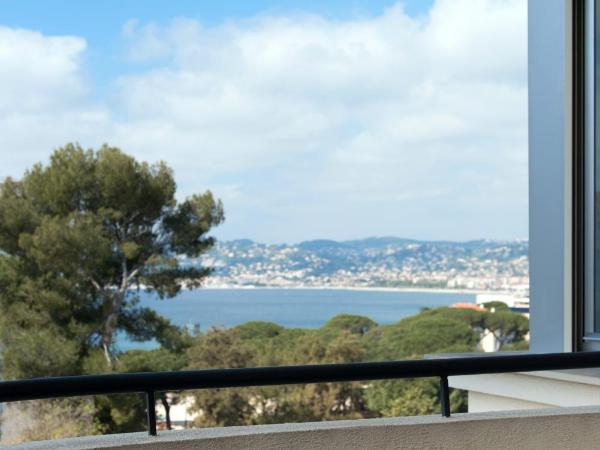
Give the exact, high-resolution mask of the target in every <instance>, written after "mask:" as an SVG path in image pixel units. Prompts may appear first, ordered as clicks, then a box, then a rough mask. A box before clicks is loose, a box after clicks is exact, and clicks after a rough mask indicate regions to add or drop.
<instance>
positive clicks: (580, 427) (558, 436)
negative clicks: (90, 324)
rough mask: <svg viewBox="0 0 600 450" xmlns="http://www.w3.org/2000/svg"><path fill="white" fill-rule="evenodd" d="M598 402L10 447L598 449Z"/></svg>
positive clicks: (29, 449) (131, 449)
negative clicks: (592, 404) (576, 405)
mask: <svg viewBox="0 0 600 450" xmlns="http://www.w3.org/2000/svg"><path fill="white" fill-rule="evenodd" d="M598 423H600V407H579V408H559V409H555V408H550V409H541V410H527V411H517V412H515V411H513V412H507V411H504V412H499V413H473V414H457V415H455V416H453V417H451V418H442V417H436V416H427V417H404V418H392V419H369V420H351V421H337V422H318V423H302V424H286V425H262V426H250V427H228V428H208V429H196V430H185V431H171V432H162V433H160V435H159V436H158V437H149V436H147V435H146V434H144V433H133V434H122V435H112V436H90V437H83V438H75V439H65V440H61V441H46V442H37V443H31V444H25V445H20V446H13V447H7V448H21V449H27V450H42V449H44V450H46V449H74V450H83V449H98V450H99V449H123V450H125V449H127V450H134V449H136V450H137V449H139V450H141V449H165V450H170V449H181V450H188V449H211V450H221V449H223V450H225V449H228V450H229V449H232V450H236V449H240V450H241V449H292V450H293V449H310V450H313V449H334V448H341V449H344V450H353V449H361V450H362V449H448V450H454V449H456V450H459V449H460V450H468V449H486V450H495V449H511V450H512V449H561V450H567V449H578V450H581V449H595V448H598V442H600V427H598Z"/></svg>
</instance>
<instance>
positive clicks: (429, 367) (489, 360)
mask: <svg viewBox="0 0 600 450" xmlns="http://www.w3.org/2000/svg"><path fill="white" fill-rule="evenodd" d="M597 367H600V352H582V353H542V354H522V355H498V356H496V355H494V356H469V357H462V358H440V359H425V360H412V361H384V362H365V363H351V364H320V365H306V366H277V367H254V368H247V369H207V370H197V371H182V372H151V373H126V374H108V375H85V376H76V377H56V378H35V379H28V380H16V381H4V382H0V402H12V401H22V400H39V399H47V398H58V397H76V396H84V395H101V394H123V393H141V394H145V395H146V405H147V411H148V414H147V417H148V433H149V434H150V435H151V436H156V410H155V403H156V402H155V394H156V392H168V391H181V390H191V389H218V388H234V387H250V386H272V385H284V384H308V383H330V382H344V381H372V380H386V379H399V378H424V377H438V378H439V379H440V389H439V393H440V403H441V406H442V408H441V409H442V415H443V416H444V417H450V391H449V388H448V377H449V376H453V375H481V374H491V373H507V372H534V371H543V370H567V369H586V368H597Z"/></svg>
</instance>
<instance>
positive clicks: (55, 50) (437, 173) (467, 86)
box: [0, 0, 527, 242]
mask: <svg viewBox="0 0 600 450" xmlns="http://www.w3.org/2000/svg"><path fill="white" fill-rule="evenodd" d="M525 3H526V2H524V1H522V0H480V1H478V2H475V3H474V2H473V1H472V0H436V1H435V2H434V1H433V0H432V1H428V0H407V1H405V2H402V3H398V2H394V1H381V0H375V1H341V0H335V1H316V0H314V1H286V2H276V1H272V0H256V1H254V0H248V1H235V2H234V1H220V2H199V1H192V0H186V1H171V2H164V1H158V0H150V1H144V2H142V1H139V2H133V1H121V2H117V1H113V0H109V1H104V2H75V1H58V0H48V1H45V2H39V1H32V0H21V1H16V0H15V1H9V0H5V1H3V3H2V8H1V9H0V83H1V84H2V86H3V90H2V91H1V92H0V130H2V132H1V133H0V146H1V147H2V148H5V149H9V150H7V151H3V152H1V153H0V176H1V177H4V176H7V175H11V176H16V177H18V176H19V175H20V174H21V173H22V172H23V171H24V170H25V169H26V168H27V167H29V166H31V164H33V163H34V162H36V161H39V160H45V159H46V158H47V156H48V154H49V152H50V150H51V149H52V148H55V147H57V146H60V145H62V144H64V143H66V142H69V141H79V142H80V143H81V144H82V145H84V146H98V145H100V144H102V143H103V142H108V143H110V144H112V145H116V146H119V147H121V148H122V149H123V150H124V151H126V152H128V153H131V154H133V155H135V156H136V157H138V158H140V159H145V160H149V161H155V160H158V159H164V160H166V161H167V162H168V163H169V164H170V165H171V166H172V167H173V168H174V169H175V173H176V178H177V182H178V186H179V189H180V195H181V196H182V197H183V196H185V195H189V194H191V193H193V192H196V191H199V190H204V189H207V188H210V189H211V190H212V191H213V192H214V193H215V194H216V195H217V196H219V197H221V198H222V199H223V201H224V203H225V208H226V212H227V222H226V224H225V225H224V226H222V227H221V228H220V229H219V230H218V231H217V236H218V237H220V238H223V239H231V238H241V237H249V238H253V239H257V240H261V241H266V242H283V241H286V242H296V241H300V240H305V239H315V238H332V239H352V238H360V237H366V236H374V235H396V236H405V237H413V238H422V239H457V240H466V239H476V238H499V239H503V238H523V237H526V236H527V110H526V99H527V86H526V7H525V6H524V5H525ZM507 29H510V30H511V33H508V34H507V33H506V30H507Z"/></svg>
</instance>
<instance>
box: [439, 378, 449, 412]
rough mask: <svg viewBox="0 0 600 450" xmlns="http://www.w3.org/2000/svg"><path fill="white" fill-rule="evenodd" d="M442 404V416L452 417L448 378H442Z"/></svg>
mask: <svg viewBox="0 0 600 450" xmlns="http://www.w3.org/2000/svg"><path fill="white" fill-rule="evenodd" d="M440 403H441V405H442V416H443V417H450V389H449V388H448V377H447V376H446V375H442V376H440Z"/></svg>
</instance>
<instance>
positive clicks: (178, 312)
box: [117, 288, 475, 350]
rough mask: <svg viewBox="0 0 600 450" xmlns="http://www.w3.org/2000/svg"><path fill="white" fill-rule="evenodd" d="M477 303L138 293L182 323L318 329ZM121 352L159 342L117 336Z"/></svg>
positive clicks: (448, 295) (358, 295) (389, 296)
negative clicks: (347, 317)
mask: <svg viewBox="0 0 600 450" xmlns="http://www.w3.org/2000/svg"><path fill="white" fill-rule="evenodd" d="M459 302H469V303H474V302H475V295H474V294H465V293H459V292H446V291H444V292H441V291H440V292H438V291H400V290H394V291H391V290H388V291H384V290H381V291H379V290H366V289H365V290H363V289H360V290H352V289H279V288H253V289H194V290H185V291H182V292H181V293H180V294H179V295H177V296H176V297H175V298H172V299H166V300H160V299H158V298H157V297H156V296H155V295H152V294H146V293H144V294H142V295H141V306H147V307H150V308H153V309H154V310H156V311H157V312H158V313H159V314H161V315H163V316H164V317H166V318H168V319H170V320H171V321H172V322H173V323H175V324H176V325H180V326H186V327H193V326H198V327H199V328H200V330H201V331H206V330H208V329H210V328H211V327H233V326H236V325H240V324H242V323H245V322H249V321H251V320H262V321H267V322H274V323H277V324H279V325H282V326H284V327H288V328H318V327H320V326H322V325H323V324H324V323H325V322H327V321H328V320H329V319H331V318H332V317H333V316H335V315H337V314H356V315H361V316H366V317H369V318H371V319H372V320H374V321H375V322H377V323H378V324H380V325H383V324H389V323H394V322H397V321H399V320H400V319H402V318H404V317H408V316H412V315H414V314H417V313H418V312H419V311H420V310H421V309H423V308H432V307H436V306H449V305H451V304H453V303H459ZM117 342H118V346H119V348H120V349H121V350H129V349H133V348H141V349H148V348H153V347H155V346H156V345H157V344H156V343H155V342H152V341H148V342H131V341H129V340H128V339H127V338H125V337H124V336H120V337H119V338H118V341H117Z"/></svg>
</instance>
